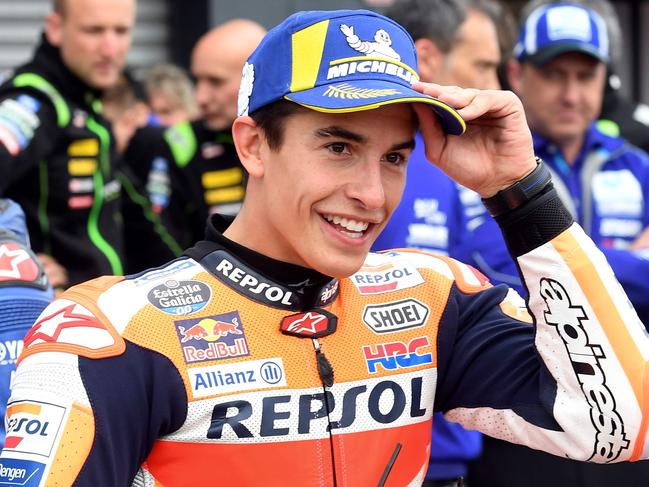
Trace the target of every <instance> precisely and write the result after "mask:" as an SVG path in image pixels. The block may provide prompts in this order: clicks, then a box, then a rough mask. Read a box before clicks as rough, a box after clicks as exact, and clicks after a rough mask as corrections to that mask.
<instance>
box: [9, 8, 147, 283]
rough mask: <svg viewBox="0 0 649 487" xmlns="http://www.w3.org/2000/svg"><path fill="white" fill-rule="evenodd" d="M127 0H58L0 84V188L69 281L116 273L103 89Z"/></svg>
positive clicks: (121, 46)
mask: <svg viewBox="0 0 649 487" xmlns="http://www.w3.org/2000/svg"><path fill="white" fill-rule="evenodd" d="M134 19H135V1H134V0H56V1H54V2H53V11H52V12H51V13H50V14H49V15H48V16H47V18H46V21H45V33H44V35H43V37H42V39H41V42H40V44H39V46H38V48H37V49H36V52H35V54H34V57H33V59H32V60H31V61H30V62H28V63H27V64H25V65H24V66H21V67H20V68H17V69H16V71H15V73H14V74H13V76H11V77H10V78H9V79H8V80H6V81H5V82H4V84H3V85H2V86H0V173H2V174H3V177H2V178H0V194H1V195H3V196H6V197H10V198H12V199H14V200H15V201H16V202H18V203H19V204H20V205H21V207H22V208H23V210H24V211H25V214H26V218H27V226H28V228H29V233H30V236H31V239H32V246H33V249H34V251H36V252H39V253H43V254H47V255H48V256H50V257H51V259H53V260H54V263H58V264H59V265H60V266H61V267H62V268H63V269H64V270H65V275H66V276H67V279H68V281H67V282H55V279H53V284H54V285H56V286H62V287H64V286H66V285H68V284H76V283H78V282H81V281H84V280H86V279H89V278H91V277H95V276H99V275H102V274H121V273H122V272H123V252H122V228H121V223H120V222H121V215H120V211H121V208H120V205H121V203H120V185H119V183H118V181H117V179H116V164H115V160H114V147H113V144H112V141H111V136H110V127H109V124H108V123H107V121H106V120H105V119H104V118H103V117H102V115H101V113H100V103H99V95H100V91H101V90H104V89H106V88H109V87H110V86H112V85H113V84H114V83H116V82H117V80H118V78H119V75H120V73H121V72H122V69H123V67H124V61H125V58H126V53H127V52H128V49H129V46H130V44H131V29H132V27H133V22H134Z"/></svg>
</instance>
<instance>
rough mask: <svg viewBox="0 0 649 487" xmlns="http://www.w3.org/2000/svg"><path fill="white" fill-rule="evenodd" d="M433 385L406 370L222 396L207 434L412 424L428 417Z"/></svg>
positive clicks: (236, 436) (315, 431)
mask: <svg viewBox="0 0 649 487" xmlns="http://www.w3.org/2000/svg"><path fill="white" fill-rule="evenodd" d="M433 388H434V384H433V381H432V378H430V377H425V376H410V377H408V378H405V377H404V378H403V379H401V380H399V379H395V380H368V381H363V382H360V381H359V382H353V383H347V384H345V383H343V384H336V385H334V387H333V388H332V389H327V390H326V391H322V392H315V393H311V394H295V393H294V394H278V395H264V396H263V397H257V398H256V399H255V400H250V401H247V400H243V399H238V400H232V401H224V402H221V403H218V404H216V405H215V406H214V408H213V410H212V418H211V423H210V427H209V429H208V431H207V438H210V439H214V440H221V439H225V440H228V441H231V440H236V439H240V438H269V437H278V438H282V437H286V436H292V437H295V436H296V435H305V436H306V435H310V434H316V435H318V434H319V435H322V434H324V433H325V432H329V431H332V430H341V432H343V431H344V432H351V431H355V428H358V430H361V429H362V430H367V429H368V428H381V427H384V425H392V426H397V425H402V424H412V423H415V422H419V421H424V420H427V419H429V418H430V415H431V414H432V408H431V406H432V401H431V399H429V398H431V397H432V396H433ZM424 398H426V399H424Z"/></svg>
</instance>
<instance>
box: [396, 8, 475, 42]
mask: <svg viewBox="0 0 649 487" xmlns="http://www.w3.org/2000/svg"><path fill="white" fill-rule="evenodd" d="M384 13H385V15H386V16H387V17H390V18H391V19H392V20H394V21H395V22H397V23H398V24H401V25H402V26H403V28H404V29H406V30H407V31H408V34H410V37H412V38H413V39H414V40H418V39H430V40H432V41H433V42H434V43H435V44H436V45H437V47H438V48H439V49H440V50H441V51H442V52H448V51H450V50H451V47H452V46H453V43H454V42H455V36H456V34H457V31H458V29H459V28H460V25H462V23H463V22H464V20H465V18H466V11H465V2H463V1H461V0H396V1H395V2H394V3H393V4H392V5H391V6H390V7H388V8H387V9H386V10H385V12H384Z"/></svg>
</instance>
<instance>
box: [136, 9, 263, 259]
mask: <svg viewBox="0 0 649 487" xmlns="http://www.w3.org/2000/svg"><path fill="white" fill-rule="evenodd" d="M265 32H266V31H265V29H264V28H263V27H261V26H260V25H259V24H257V23H255V22H252V21H250V20H246V19H235V20H231V21H229V22H226V23H224V24H222V25H220V26H217V27H215V28H214V29H212V30H210V31H209V32H207V33H206V34H204V35H203V36H202V37H201V38H200V39H199V40H198V42H197V43H196V46H195V47H194V50H193V52H192V62H191V71H192V75H193V77H194V79H195V81H196V87H195V98H196V103H197V105H198V108H199V112H200V118H199V119H197V120H194V121H186V122H182V123H179V124H177V125H174V126H172V127H170V128H168V129H167V130H166V131H165V132H164V133H163V135H162V138H157V137H156V139H155V140H151V141H150V143H149V144H147V145H145V146H142V150H141V151H140V152H141V153H139V154H133V153H132V154H129V155H128V156H127V157H128V162H129V165H130V166H132V167H133V168H134V170H135V171H136V174H137V175H138V177H139V178H141V179H143V180H144V181H146V186H147V191H148V195H149V199H150V201H151V204H152V206H153V209H154V211H155V212H156V213H157V214H158V215H159V216H160V218H161V220H162V222H163V224H164V227H165V228H166V229H167V230H168V232H169V234H170V235H171V236H173V238H174V239H175V241H176V242H177V243H178V245H179V246H180V247H182V248H186V247H188V246H190V245H192V243H193V242H195V241H197V240H199V239H200V238H201V237H202V236H203V233H204V230H205V222H206V220H207V217H208V216H209V215H210V214H211V213H215V212H217V213H221V214H227V215H235V214H236V213H237V212H238V211H239V208H240V207H241V201H242V200H243V197H244V194H245V188H244V171H243V168H242V167H241V164H240V162H239V158H238V156H237V153H236V150H235V148H234V145H233V142H232V135H231V132H230V128H231V126H232V122H233V120H234V118H235V117H236V110H237V94H238V90H239V81H240V79H241V70H242V68H243V65H244V62H245V60H246V58H247V56H249V55H250V53H251V52H252V51H253V50H254V49H255V47H256V46H257V44H258V43H259V41H260V40H261V39H262V38H263V36H264V33H265ZM160 263H162V262H160Z"/></svg>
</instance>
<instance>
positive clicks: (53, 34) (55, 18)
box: [45, 12, 63, 47]
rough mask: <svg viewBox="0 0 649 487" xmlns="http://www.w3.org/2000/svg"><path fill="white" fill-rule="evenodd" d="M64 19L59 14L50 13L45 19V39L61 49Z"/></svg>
mask: <svg viewBox="0 0 649 487" xmlns="http://www.w3.org/2000/svg"><path fill="white" fill-rule="evenodd" d="M62 26H63V18H62V17H61V15H60V14H59V13H57V12H50V13H49V14H48V15H47V17H45V37H47V40H48V41H49V42H50V44H52V45H53V46H56V47H59V46H60V45H61V38H62V37H63V33H62V31H63V29H62Z"/></svg>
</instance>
